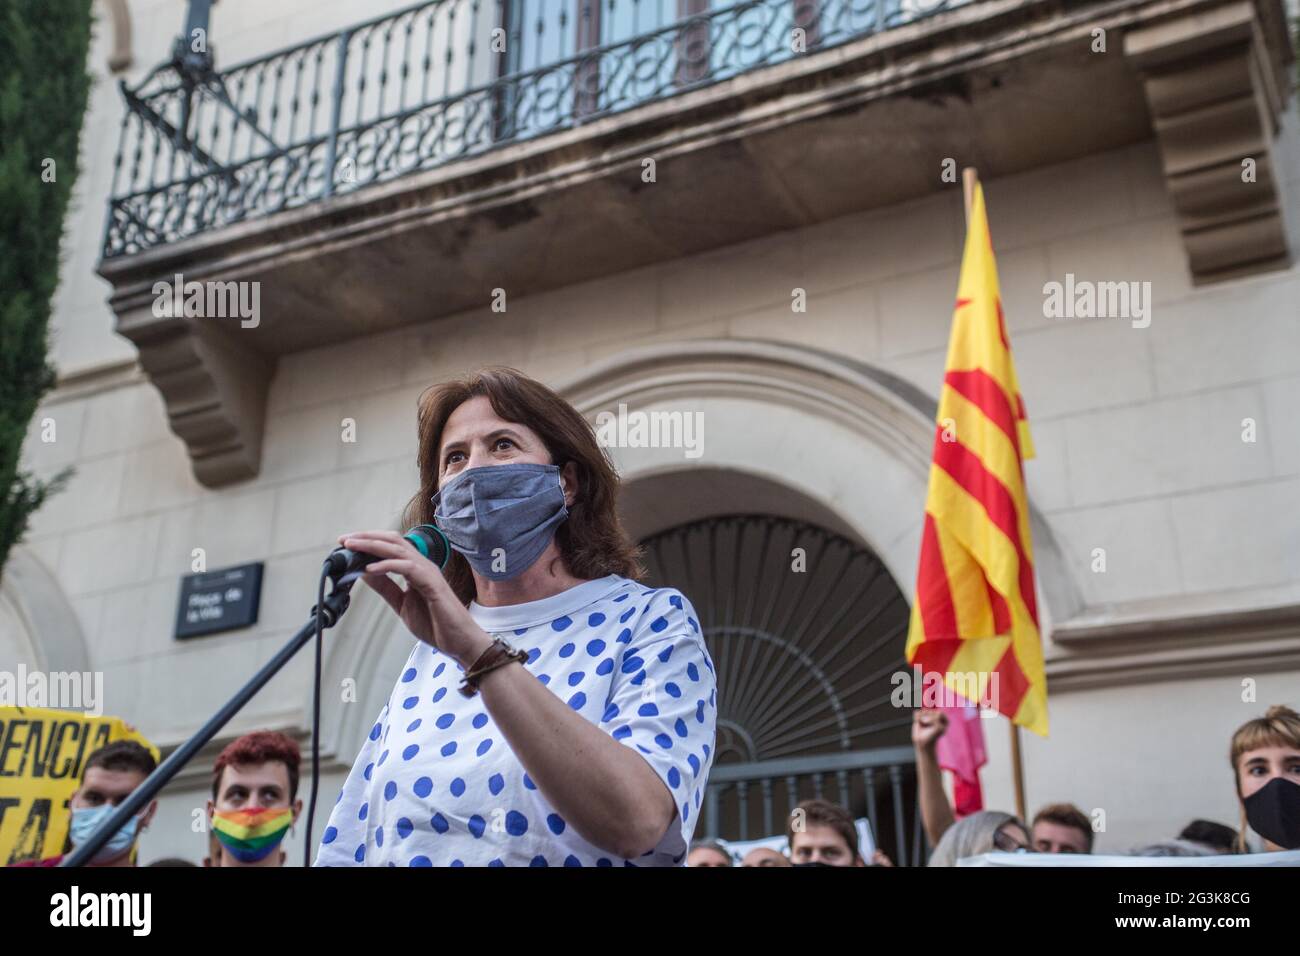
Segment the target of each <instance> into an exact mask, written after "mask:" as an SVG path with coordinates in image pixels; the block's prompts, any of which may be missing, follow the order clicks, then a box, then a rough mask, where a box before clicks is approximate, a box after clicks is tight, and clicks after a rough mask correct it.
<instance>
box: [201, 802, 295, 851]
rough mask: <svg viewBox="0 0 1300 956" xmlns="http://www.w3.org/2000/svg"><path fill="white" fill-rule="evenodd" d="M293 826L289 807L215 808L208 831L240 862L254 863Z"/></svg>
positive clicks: (291, 810)
mask: <svg viewBox="0 0 1300 956" xmlns="http://www.w3.org/2000/svg"><path fill="white" fill-rule="evenodd" d="M292 825H293V808H292V807H258V808H257V809H256V810H216V811H214V812H213V814H212V831H213V832H214V833H216V835H217V839H218V840H220V841H221V845H222V846H224V847H225V848H226V849H227V850H229V851H230V855H231V856H233V857H234V858H235V859H236V860H238V861H239V862H241V863H256V862H257V861H258V860H261V859H264V858H265V857H266V855H267V854H268V853H270V852H271V851H272V850H274V849H275V848H276V847H277V846H279V845H280V841H281V840H283V839H284V835H285V834H286V833H288V832H289V827H290V826H292Z"/></svg>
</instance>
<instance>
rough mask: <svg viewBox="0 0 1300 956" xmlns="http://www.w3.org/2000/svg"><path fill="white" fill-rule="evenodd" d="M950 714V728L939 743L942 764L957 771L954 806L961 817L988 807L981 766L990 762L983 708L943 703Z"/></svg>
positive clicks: (940, 762)
mask: <svg viewBox="0 0 1300 956" xmlns="http://www.w3.org/2000/svg"><path fill="white" fill-rule="evenodd" d="M939 709H940V710H942V711H943V712H944V713H945V714H947V715H948V729H947V731H946V732H945V733H944V735H943V736H942V737H940V738H939V740H938V743H937V744H936V746H935V755H936V756H937V757H938V758H939V766H940V767H941V768H943V769H944V770H947V771H949V772H950V773H951V774H952V775H953V796H954V798H955V799H954V801H953V802H954V803H955V804H956V806H955V807H954V808H953V809H954V811H955V812H956V815H957V816H958V817H964V816H967V815H969V814H971V813H975V812H976V811H978V810H982V809H984V795H983V792H982V790H981V789H980V775H979V768H980V767H982V766H984V765H985V764H986V763H988V754H987V753H986V752H985V750H984V728H983V727H982V726H981V723H982V720H981V718H980V714H979V709H978V708H976V707H974V706H968V707H941V708H939Z"/></svg>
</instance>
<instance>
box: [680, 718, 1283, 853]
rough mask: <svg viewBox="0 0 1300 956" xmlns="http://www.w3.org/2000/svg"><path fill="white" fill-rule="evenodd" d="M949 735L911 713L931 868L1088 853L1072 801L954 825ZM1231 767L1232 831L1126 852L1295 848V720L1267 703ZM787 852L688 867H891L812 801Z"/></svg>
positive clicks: (711, 847) (709, 847)
mask: <svg viewBox="0 0 1300 956" xmlns="http://www.w3.org/2000/svg"><path fill="white" fill-rule="evenodd" d="M945 729H946V718H945V716H944V714H943V713H942V712H941V711H937V710H918V711H917V712H916V714H915V715H914V717H913V722H912V744H913V747H914V748H915V750H916V768H917V802H918V805H919V811H920V813H921V822H922V826H923V828H924V830H925V835H926V838H927V840H928V841H929V844H930V846H932V847H934V849H933V851H932V852H931V853H930V857H929V863H928V865H929V866H956V865H957V861H958V860H961V859H966V858H969V857H974V856H980V855H981V854H984V853H991V852H1005V853H1076V854H1082V853H1092V852H1093V841H1094V837H1095V833H1096V831H1095V828H1094V821H1093V818H1091V817H1089V816H1088V814H1086V813H1084V812H1083V811H1082V810H1081V809H1079V808H1078V807H1076V806H1074V805H1073V804H1069V803H1053V804H1049V805H1047V806H1045V807H1043V808H1042V809H1040V810H1039V811H1038V812H1037V813H1036V814H1035V815H1034V817H1033V820H1032V822H1031V823H1030V824H1029V825H1028V826H1027V825H1026V824H1025V823H1024V821H1022V820H1021V819H1019V818H1018V817H1017V816H1016V815H1015V814H1012V813H1005V812H1001V811H996V810H981V811H978V812H976V813H972V814H969V815H967V816H964V817H962V818H961V819H957V818H956V815H955V813H954V811H953V808H952V806H951V805H950V804H949V802H948V799H947V796H946V794H945V793H944V789H943V781H942V778H941V776H940V769H939V762H938V759H937V757H936V755H935V745H936V743H937V741H938V739H939V737H941V736H942V735H943V733H944V730H945ZM1229 762H1230V764H1231V767H1232V773H1233V780H1234V783H1235V786H1236V793H1237V803H1238V806H1239V808H1240V817H1241V818H1240V822H1239V825H1238V826H1237V827H1232V826H1228V825H1227V824H1224V823H1216V822H1214V821H1211V820H1193V821H1191V822H1190V823H1189V824H1187V825H1186V826H1185V827H1183V829H1182V830H1181V831H1180V832H1179V833H1178V834H1177V836H1173V837H1169V838H1165V839H1160V840H1158V841H1157V842H1153V843H1149V844H1146V845H1143V846H1139V847H1135V848H1133V849H1132V850H1131V851H1130V852H1129V854H1128V855H1131V856H1146V857H1197V856H1214V855H1217V854H1227V853H1249V852H1251V847H1250V846H1249V844H1248V843H1247V839H1246V831H1247V827H1250V828H1253V829H1254V831H1255V832H1256V833H1258V834H1259V835H1260V836H1261V837H1262V838H1263V847H1262V849H1263V851H1264V852H1272V851H1279V850H1289V849H1297V848H1300V714H1298V713H1296V712H1295V711H1294V710H1292V709H1291V708H1289V707H1285V706H1274V707H1270V708H1269V709H1268V712H1267V713H1266V714H1265V715H1264V716H1263V717H1259V718H1256V719H1254V720H1249V721H1247V722H1246V723H1245V724H1243V725H1242V726H1241V727H1239V728H1238V729H1237V731H1236V733H1234V734H1233V735H1232V740H1231V743H1230V745H1229ZM786 845H787V849H786V852H781V851H779V850H776V849H773V848H771V847H759V848H756V849H752V850H749V851H748V852H745V853H744V854H738V853H736V852H733V850H732V849H731V848H730V847H729V846H728V845H727V844H726V843H725V842H723V841H718V840H698V841H696V842H695V843H693V844H692V846H691V851H690V854H689V855H688V857H687V865H688V866H705V867H715V866H720V867H726V866H892V865H893V863H892V861H890V860H889V858H888V857H887V856H885V854H884V853H883V852H881V851H880V850H876V851H875V852H874V853H873V854H872V856H871V858H870V859H869V860H868V859H865V858H864V855H863V854H862V853H860V852H859V849H858V831H857V828H856V827H855V826H854V823H853V817H852V815H851V814H850V813H849V811H848V810H847V809H846V808H844V807H842V806H839V805H837V804H834V803H830V802H829V801H826V800H820V799H817V800H809V801H806V802H804V803H801V804H799V806H797V807H796V808H795V809H794V810H793V811H792V813H791V815H790V819H789V822H788V824H787V828H786Z"/></svg>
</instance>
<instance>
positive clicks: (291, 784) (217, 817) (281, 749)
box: [208, 730, 302, 866]
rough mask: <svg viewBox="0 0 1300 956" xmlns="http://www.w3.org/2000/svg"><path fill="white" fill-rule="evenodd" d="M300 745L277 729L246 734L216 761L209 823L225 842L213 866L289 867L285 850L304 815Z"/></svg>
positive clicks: (218, 837)
mask: <svg viewBox="0 0 1300 956" xmlns="http://www.w3.org/2000/svg"><path fill="white" fill-rule="evenodd" d="M301 762H302V757H301V754H300V753H299V751H298V745H297V743H295V742H294V741H293V740H292V739H291V738H289V737H286V736H285V735H284V734H281V733H276V732H275V731H269V730H261V731H257V732H255V733H251V734H245V735H244V736H243V737H240V738H239V739H238V740H234V741H232V742H231V743H230V744H228V745H227V746H226V749H225V750H223V751H221V754H220V756H218V757H217V762H216V763H215V764H213V765H212V799H210V800H209V801H208V823H209V825H210V826H211V828H212V833H213V835H214V836H215V837H216V838H217V840H218V841H219V842H220V844H221V854H220V857H219V859H214V860H213V861H212V865H213V866H283V865H284V861H285V852H284V851H283V850H282V849H280V843H281V842H282V841H283V840H284V837H285V834H286V833H288V832H289V828H290V827H292V826H293V825H294V823H296V822H297V820H298V815H299V814H300V813H302V801H301V800H299V799H298V766H299V764H300V763H301Z"/></svg>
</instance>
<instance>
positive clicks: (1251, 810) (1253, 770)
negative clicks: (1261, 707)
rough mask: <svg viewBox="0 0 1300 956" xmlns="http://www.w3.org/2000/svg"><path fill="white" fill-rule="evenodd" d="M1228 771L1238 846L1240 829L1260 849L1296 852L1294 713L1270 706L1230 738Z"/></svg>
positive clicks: (1299, 742) (1298, 726) (1298, 778)
mask: <svg viewBox="0 0 1300 956" xmlns="http://www.w3.org/2000/svg"><path fill="white" fill-rule="evenodd" d="M1230 757H1231V759H1232V768H1233V771H1234V773H1235V774H1236V779H1237V796H1238V797H1239V798H1240V800H1241V812H1242V827H1241V835H1240V836H1239V840H1240V844H1241V845H1240V847H1239V849H1241V850H1242V851H1243V852H1244V851H1245V849H1246V848H1245V831H1246V824H1247V823H1249V825H1250V828H1251V829H1252V830H1254V831H1255V832H1256V833H1258V834H1259V835H1260V836H1261V837H1263V838H1264V849H1265V850H1271V851H1276V850H1294V849H1300V714H1297V713H1296V712H1295V711H1294V710H1292V709H1291V708H1289V707H1285V706H1281V705H1276V706H1273V707H1270V708H1269V709H1268V713H1266V714H1265V715H1264V716H1263V717H1261V718H1257V719H1256V720H1250V721H1247V722H1246V723H1245V724H1243V725H1242V726H1241V727H1240V728H1238V729H1237V732H1236V733H1235V734H1233V735H1232V746H1231V749H1230Z"/></svg>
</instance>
